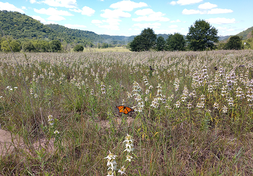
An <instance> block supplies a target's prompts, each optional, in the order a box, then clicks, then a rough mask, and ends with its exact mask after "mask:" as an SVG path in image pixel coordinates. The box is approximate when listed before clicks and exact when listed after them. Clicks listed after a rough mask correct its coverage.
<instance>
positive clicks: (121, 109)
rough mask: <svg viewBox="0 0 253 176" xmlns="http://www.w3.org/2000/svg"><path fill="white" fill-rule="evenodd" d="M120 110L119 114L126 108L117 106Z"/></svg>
mask: <svg viewBox="0 0 253 176" xmlns="http://www.w3.org/2000/svg"><path fill="white" fill-rule="evenodd" d="M116 108H118V110H119V112H124V110H125V107H124V106H116Z"/></svg>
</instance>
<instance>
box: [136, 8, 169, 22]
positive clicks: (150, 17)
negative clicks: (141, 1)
mask: <svg viewBox="0 0 253 176" xmlns="http://www.w3.org/2000/svg"><path fill="white" fill-rule="evenodd" d="M135 14H136V15H141V16H140V17H137V18H133V19H132V20H133V21H169V20H170V19H169V18H167V17H164V15H165V14H163V13H162V12H154V11H153V10H152V9H143V10H137V11H136V12H135Z"/></svg>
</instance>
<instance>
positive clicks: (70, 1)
mask: <svg viewBox="0 0 253 176" xmlns="http://www.w3.org/2000/svg"><path fill="white" fill-rule="evenodd" d="M31 1H35V0H30V2H31ZM38 3H44V4H47V5H49V6H53V7H66V8H76V7H77V4H76V0H44V1H41V2H38Z"/></svg>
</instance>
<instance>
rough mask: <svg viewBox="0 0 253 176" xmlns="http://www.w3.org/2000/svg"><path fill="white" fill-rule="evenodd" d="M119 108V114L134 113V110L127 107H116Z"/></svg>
mask: <svg viewBox="0 0 253 176" xmlns="http://www.w3.org/2000/svg"><path fill="white" fill-rule="evenodd" d="M116 108H118V110H119V112H123V113H124V114H128V113H129V112H134V110H133V109H132V108H129V107H126V106H116Z"/></svg>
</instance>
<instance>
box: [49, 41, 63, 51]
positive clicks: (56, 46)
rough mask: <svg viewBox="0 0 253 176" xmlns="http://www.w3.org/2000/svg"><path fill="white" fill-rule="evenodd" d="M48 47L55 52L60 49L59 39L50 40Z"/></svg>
mask: <svg viewBox="0 0 253 176" xmlns="http://www.w3.org/2000/svg"><path fill="white" fill-rule="evenodd" d="M50 48H51V51H52V52H57V51H60V50H61V42H60V41H59V40H53V41H51V42H50Z"/></svg>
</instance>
